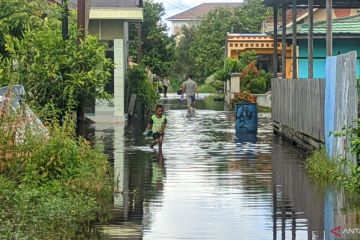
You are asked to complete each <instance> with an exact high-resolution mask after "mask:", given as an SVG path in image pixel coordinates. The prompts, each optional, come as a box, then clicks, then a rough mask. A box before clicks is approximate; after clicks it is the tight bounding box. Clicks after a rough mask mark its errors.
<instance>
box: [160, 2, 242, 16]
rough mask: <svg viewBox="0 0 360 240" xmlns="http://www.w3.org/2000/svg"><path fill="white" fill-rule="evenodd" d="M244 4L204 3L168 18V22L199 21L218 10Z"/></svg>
mask: <svg viewBox="0 0 360 240" xmlns="http://www.w3.org/2000/svg"><path fill="white" fill-rule="evenodd" d="M241 5H242V3H240V2H219V3H203V4H200V5H198V6H196V7H193V8H190V9H189V10H186V11H184V12H181V13H179V14H176V15H174V16H172V17H169V18H167V19H166V20H168V21H176V20H197V19H200V18H202V17H203V16H205V15H206V14H208V13H209V12H211V11H212V10H214V9H216V8H221V7H225V8H232V7H239V6H241Z"/></svg>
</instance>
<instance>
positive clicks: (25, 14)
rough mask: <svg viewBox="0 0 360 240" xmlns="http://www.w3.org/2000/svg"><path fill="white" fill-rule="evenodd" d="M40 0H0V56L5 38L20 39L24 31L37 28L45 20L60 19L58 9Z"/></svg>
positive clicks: (3, 49) (3, 52)
mask: <svg viewBox="0 0 360 240" xmlns="http://www.w3.org/2000/svg"><path fill="white" fill-rule="evenodd" d="M53 5H54V4H49V2H48V1H41V0H32V1H27V0H1V1H0V9H1V12H0V55H7V54H8V53H7V52H6V51H5V37H6V36H8V35H10V36H13V37H15V38H19V39H20V38H22V35H23V32H24V30H25V29H28V28H29V27H30V28H38V27H41V26H42V24H43V19H45V18H60V11H59V8H56V7H54V6H53Z"/></svg>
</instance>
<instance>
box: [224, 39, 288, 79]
mask: <svg viewBox="0 0 360 240" xmlns="http://www.w3.org/2000/svg"><path fill="white" fill-rule="evenodd" d="M273 49H274V39H273V37H272V36H271V35H267V34H239V33H228V34H227V37H226V56H227V57H228V58H234V59H237V58H238V57H239V54H241V53H243V52H247V51H252V50H253V51H255V52H256V55H257V67H258V68H259V69H262V70H265V71H266V72H273V71H274V69H273ZM281 51H282V43H281V42H278V56H279V58H280V57H281ZM286 56H287V59H286V73H287V76H289V77H290V76H291V74H292V69H291V66H292V59H291V56H292V48H291V45H286ZM278 62H280V63H281V59H279V60H278ZM276 71H277V72H281V65H279V69H276Z"/></svg>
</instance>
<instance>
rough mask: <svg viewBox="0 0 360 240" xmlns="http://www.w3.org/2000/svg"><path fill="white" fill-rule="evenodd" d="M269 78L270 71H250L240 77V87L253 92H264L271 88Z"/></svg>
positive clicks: (270, 76)
mask: <svg viewBox="0 0 360 240" xmlns="http://www.w3.org/2000/svg"><path fill="white" fill-rule="evenodd" d="M271 78H272V75H271V73H266V72H265V71H263V70H261V71H260V72H259V75H255V73H253V72H250V73H248V74H246V76H244V78H243V79H242V82H241V89H242V90H244V91H249V92H251V93H253V94H261V93H266V92H267V91H269V90H270V88H271V86H270V84H271Z"/></svg>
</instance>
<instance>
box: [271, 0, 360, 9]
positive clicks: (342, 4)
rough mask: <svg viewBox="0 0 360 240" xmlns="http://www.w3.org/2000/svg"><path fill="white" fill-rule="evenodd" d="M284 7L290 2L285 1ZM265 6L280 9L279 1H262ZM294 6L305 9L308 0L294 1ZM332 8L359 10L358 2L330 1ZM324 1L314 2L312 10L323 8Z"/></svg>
mask: <svg viewBox="0 0 360 240" xmlns="http://www.w3.org/2000/svg"><path fill="white" fill-rule="evenodd" d="M285 1H286V5H288V6H290V5H292V0H285ZM264 3H265V5H266V6H268V7H269V6H274V5H276V3H277V4H278V6H279V7H281V1H278V0H264ZM296 5H297V6H298V7H299V8H307V5H308V0H296ZM332 5H333V8H360V1H359V0H332ZM325 7H326V0H314V8H325Z"/></svg>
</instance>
